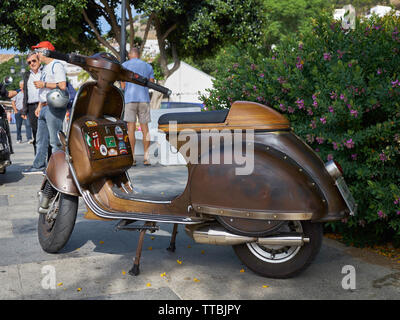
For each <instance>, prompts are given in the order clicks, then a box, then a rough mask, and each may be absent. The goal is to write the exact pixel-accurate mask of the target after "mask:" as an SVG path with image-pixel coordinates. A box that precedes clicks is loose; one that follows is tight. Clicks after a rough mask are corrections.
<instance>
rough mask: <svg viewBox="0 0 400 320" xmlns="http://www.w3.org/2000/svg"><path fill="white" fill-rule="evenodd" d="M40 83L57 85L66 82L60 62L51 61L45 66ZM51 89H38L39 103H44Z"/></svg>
mask: <svg viewBox="0 0 400 320" xmlns="http://www.w3.org/2000/svg"><path fill="white" fill-rule="evenodd" d="M40 80H41V81H44V82H50V83H58V82H63V81H67V77H66V74H65V69H64V66H63V65H62V63H61V61H60V60H53V61H52V62H50V63H49V64H46V65H45V66H44V68H43V70H42V75H41V77H40ZM50 90H51V89H49V88H41V89H39V99H40V102H46V101H47V100H46V95H47V94H48V93H49V91H50Z"/></svg>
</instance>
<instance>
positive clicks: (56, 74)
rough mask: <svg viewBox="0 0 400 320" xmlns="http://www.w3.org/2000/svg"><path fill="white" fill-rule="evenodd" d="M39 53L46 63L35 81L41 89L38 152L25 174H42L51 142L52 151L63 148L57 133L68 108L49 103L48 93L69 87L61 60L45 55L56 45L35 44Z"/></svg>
mask: <svg viewBox="0 0 400 320" xmlns="http://www.w3.org/2000/svg"><path fill="white" fill-rule="evenodd" d="M32 49H34V50H35V51H36V52H37V53H38V57H39V60H40V62H43V63H44V64H45V66H44V68H43V70H42V74H41V78H40V80H39V81H34V85H35V87H36V88H38V89H39V105H38V107H37V109H36V111H35V114H36V116H37V117H38V131H37V152H36V156H35V160H34V161H33V165H32V167H31V168H29V169H25V170H24V171H23V172H22V173H23V174H38V173H39V174H41V173H42V172H43V171H44V170H45V168H46V162H47V157H48V145H49V143H50V146H51V149H52V152H55V151H57V150H60V149H61V143H60V141H59V140H58V136H57V133H58V131H62V125H63V120H64V117H65V113H66V111H67V109H64V108H62V109H61V108H53V107H50V106H48V105H47V98H46V96H47V94H48V93H49V92H50V91H51V90H52V89H55V88H57V87H58V88H60V89H61V90H65V89H66V88H67V79H66V73H65V69H64V66H63V65H62V63H61V62H60V61H59V60H56V59H53V58H49V57H46V56H44V55H43V53H42V52H43V50H45V49H48V50H52V51H54V50H55V49H54V46H53V45H52V44H51V43H50V42H49V41H42V42H40V43H39V44H38V45H36V46H33V47H32Z"/></svg>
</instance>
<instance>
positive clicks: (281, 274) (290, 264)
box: [233, 221, 323, 279]
mask: <svg viewBox="0 0 400 320" xmlns="http://www.w3.org/2000/svg"><path fill="white" fill-rule="evenodd" d="M298 223H301V227H302V229H303V234H304V237H305V238H309V239H310V242H308V243H304V244H303V246H301V247H295V248H296V250H297V252H296V254H294V255H293V257H292V258H290V259H289V258H288V259H287V260H286V261H283V262H277V261H276V262H269V261H268V259H263V257H262V253H261V254H259V255H257V254H255V253H254V252H256V251H255V250H254V249H251V248H252V247H251V244H240V245H235V246H233V249H234V251H235V253H236V255H237V256H238V258H239V259H240V260H241V261H242V262H243V263H244V264H245V265H246V266H247V267H248V268H249V269H251V270H252V271H254V272H255V273H257V274H259V275H261V276H263V277H267V278H275V279H286V278H292V277H294V276H297V275H298V274H299V273H301V272H302V271H303V270H304V269H306V268H307V267H308V266H309V265H310V264H311V262H312V261H313V260H314V258H315V257H316V255H317V254H318V252H319V250H320V248H321V244H322V239H323V233H322V231H323V228H322V223H312V222H310V221H298Z"/></svg>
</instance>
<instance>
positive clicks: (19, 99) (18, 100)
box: [11, 91, 24, 111]
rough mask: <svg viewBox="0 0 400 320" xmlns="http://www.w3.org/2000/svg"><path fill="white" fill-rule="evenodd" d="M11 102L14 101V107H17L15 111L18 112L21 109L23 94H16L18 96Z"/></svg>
mask: <svg viewBox="0 0 400 320" xmlns="http://www.w3.org/2000/svg"><path fill="white" fill-rule="evenodd" d="M11 100H12V101H15V106H16V107H17V110H18V111H20V110H21V109H22V107H23V101H24V93H23V92H22V91H20V92H18V94H17V95H16V96H15V97H14V98H12V99H11Z"/></svg>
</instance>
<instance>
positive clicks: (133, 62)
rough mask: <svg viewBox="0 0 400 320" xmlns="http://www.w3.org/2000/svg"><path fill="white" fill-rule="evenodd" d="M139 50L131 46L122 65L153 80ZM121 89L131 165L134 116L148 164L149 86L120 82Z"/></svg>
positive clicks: (134, 126)
mask: <svg viewBox="0 0 400 320" xmlns="http://www.w3.org/2000/svg"><path fill="white" fill-rule="evenodd" d="M139 57H140V52H139V49H138V48H132V49H131V50H130V52H129V59H130V60H128V61H125V62H124V63H123V64H122V66H123V67H124V68H126V69H128V70H130V71H133V72H135V73H138V74H140V75H141V76H143V77H146V78H148V79H149V80H150V81H151V82H154V71H153V67H152V66H151V65H150V64H149V63H147V62H145V61H143V60H140V59H139ZM121 87H122V89H124V90H125V94H124V96H125V110H124V121H126V122H127V125H128V136H129V141H130V144H131V148H132V155H133V165H136V160H135V143H136V139H135V131H136V118H138V120H139V124H140V128H141V129H142V133H143V149H144V165H146V166H148V165H150V161H149V151H148V150H149V146H150V137H149V126H148V123H149V122H150V121H151V119H150V96H149V88H147V87H143V86H139V85H137V84H134V83H130V82H128V83H125V82H122V83H121Z"/></svg>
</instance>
